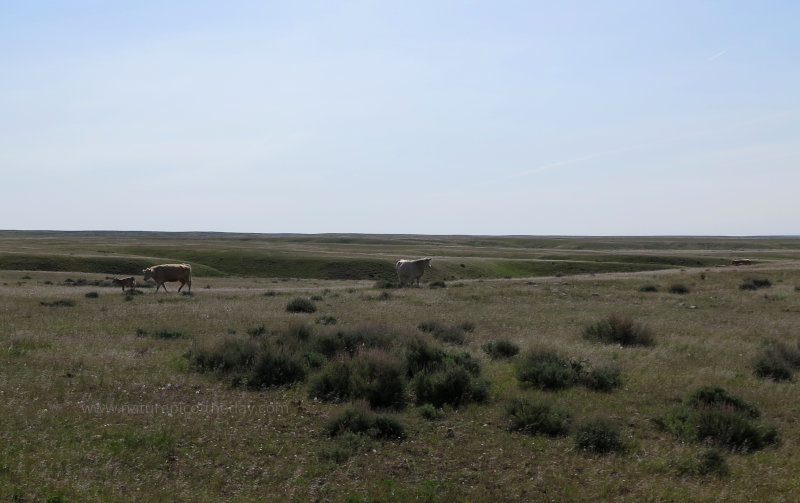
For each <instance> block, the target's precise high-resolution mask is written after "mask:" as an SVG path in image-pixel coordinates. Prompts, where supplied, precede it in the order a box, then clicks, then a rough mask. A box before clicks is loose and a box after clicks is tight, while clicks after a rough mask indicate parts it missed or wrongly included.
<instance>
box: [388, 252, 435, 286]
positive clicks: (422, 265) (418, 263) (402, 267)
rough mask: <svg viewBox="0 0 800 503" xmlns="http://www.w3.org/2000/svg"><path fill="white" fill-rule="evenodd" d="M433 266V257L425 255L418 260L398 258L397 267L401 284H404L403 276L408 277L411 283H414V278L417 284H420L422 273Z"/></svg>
mask: <svg viewBox="0 0 800 503" xmlns="http://www.w3.org/2000/svg"><path fill="white" fill-rule="evenodd" d="M430 267H431V258H430V257H425V258H421V259H417V260H405V259H403V260H398V261H397V264H396V265H395V268H396V269H397V278H398V280H399V281H400V284H401V285H402V284H403V278H408V279H409V280H410V282H411V284H412V285H413V284H414V280H417V286H419V278H421V277H422V273H424V272H425V269H426V268H427V269H430Z"/></svg>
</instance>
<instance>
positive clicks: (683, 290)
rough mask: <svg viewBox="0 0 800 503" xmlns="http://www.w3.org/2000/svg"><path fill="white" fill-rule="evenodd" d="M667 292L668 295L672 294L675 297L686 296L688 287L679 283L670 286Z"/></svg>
mask: <svg viewBox="0 0 800 503" xmlns="http://www.w3.org/2000/svg"><path fill="white" fill-rule="evenodd" d="M668 291H669V293H674V294H677V295H686V294H687V293H689V291H690V290H689V287H688V286H686V285H683V284H681V283H675V284H673V285H670V287H669V290H668Z"/></svg>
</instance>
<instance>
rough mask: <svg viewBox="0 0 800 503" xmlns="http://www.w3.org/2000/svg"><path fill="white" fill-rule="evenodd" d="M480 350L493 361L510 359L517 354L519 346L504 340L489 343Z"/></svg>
mask: <svg viewBox="0 0 800 503" xmlns="http://www.w3.org/2000/svg"><path fill="white" fill-rule="evenodd" d="M481 348H482V349H483V350H484V351H485V352H486V354H487V355H489V356H491V357H492V358H494V359H501V358H511V357H512V356H516V355H517V354H519V346H517V345H516V344H514V343H513V342H510V341H507V340H504V339H501V340H497V341H489V342H487V343H486V344H484V345H483V346H481Z"/></svg>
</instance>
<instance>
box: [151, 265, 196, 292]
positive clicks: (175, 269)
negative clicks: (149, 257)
mask: <svg viewBox="0 0 800 503" xmlns="http://www.w3.org/2000/svg"><path fill="white" fill-rule="evenodd" d="M142 273H144V280H145V281H147V280H148V279H153V280H155V282H156V293H158V289H159V288H162V287H163V288H164V291H165V292H166V291H167V286H166V285H165V284H164V283H167V282H172V281H180V282H181V286H179V287H178V291H179V292H180V291H181V288H183V287H184V285H186V284H187V283H188V285H189V292H190V293H191V291H192V266H190V265H189V264H162V265H154V266H153V267H148V268H147V269H142Z"/></svg>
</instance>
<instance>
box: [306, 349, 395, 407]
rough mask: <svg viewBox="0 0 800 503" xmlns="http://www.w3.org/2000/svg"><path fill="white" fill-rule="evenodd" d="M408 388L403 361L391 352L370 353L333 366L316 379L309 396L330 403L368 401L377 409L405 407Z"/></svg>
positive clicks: (310, 388) (336, 362)
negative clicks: (406, 389) (406, 388)
mask: <svg viewBox="0 0 800 503" xmlns="http://www.w3.org/2000/svg"><path fill="white" fill-rule="evenodd" d="M405 387H406V381H405V378H404V372H403V366H402V364H401V363H400V361H399V360H397V359H396V358H394V357H393V356H392V355H390V354H389V353H386V352H383V351H370V352H368V353H365V354H360V355H358V356H356V357H354V358H350V359H346V360H339V361H335V362H333V363H331V364H330V365H329V366H328V367H327V368H326V369H325V370H324V371H323V372H321V373H320V374H318V375H316V376H314V378H313V379H312V381H311V384H310V386H309V394H310V396H312V397H316V398H319V399H321V400H324V401H329V402H340V401H345V400H357V399H364V400H367V402H368V403H369V405H370V406H371V407H373V408H378V407H397V408H401V407H403V405H404V404H405Z"/></svg>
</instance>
